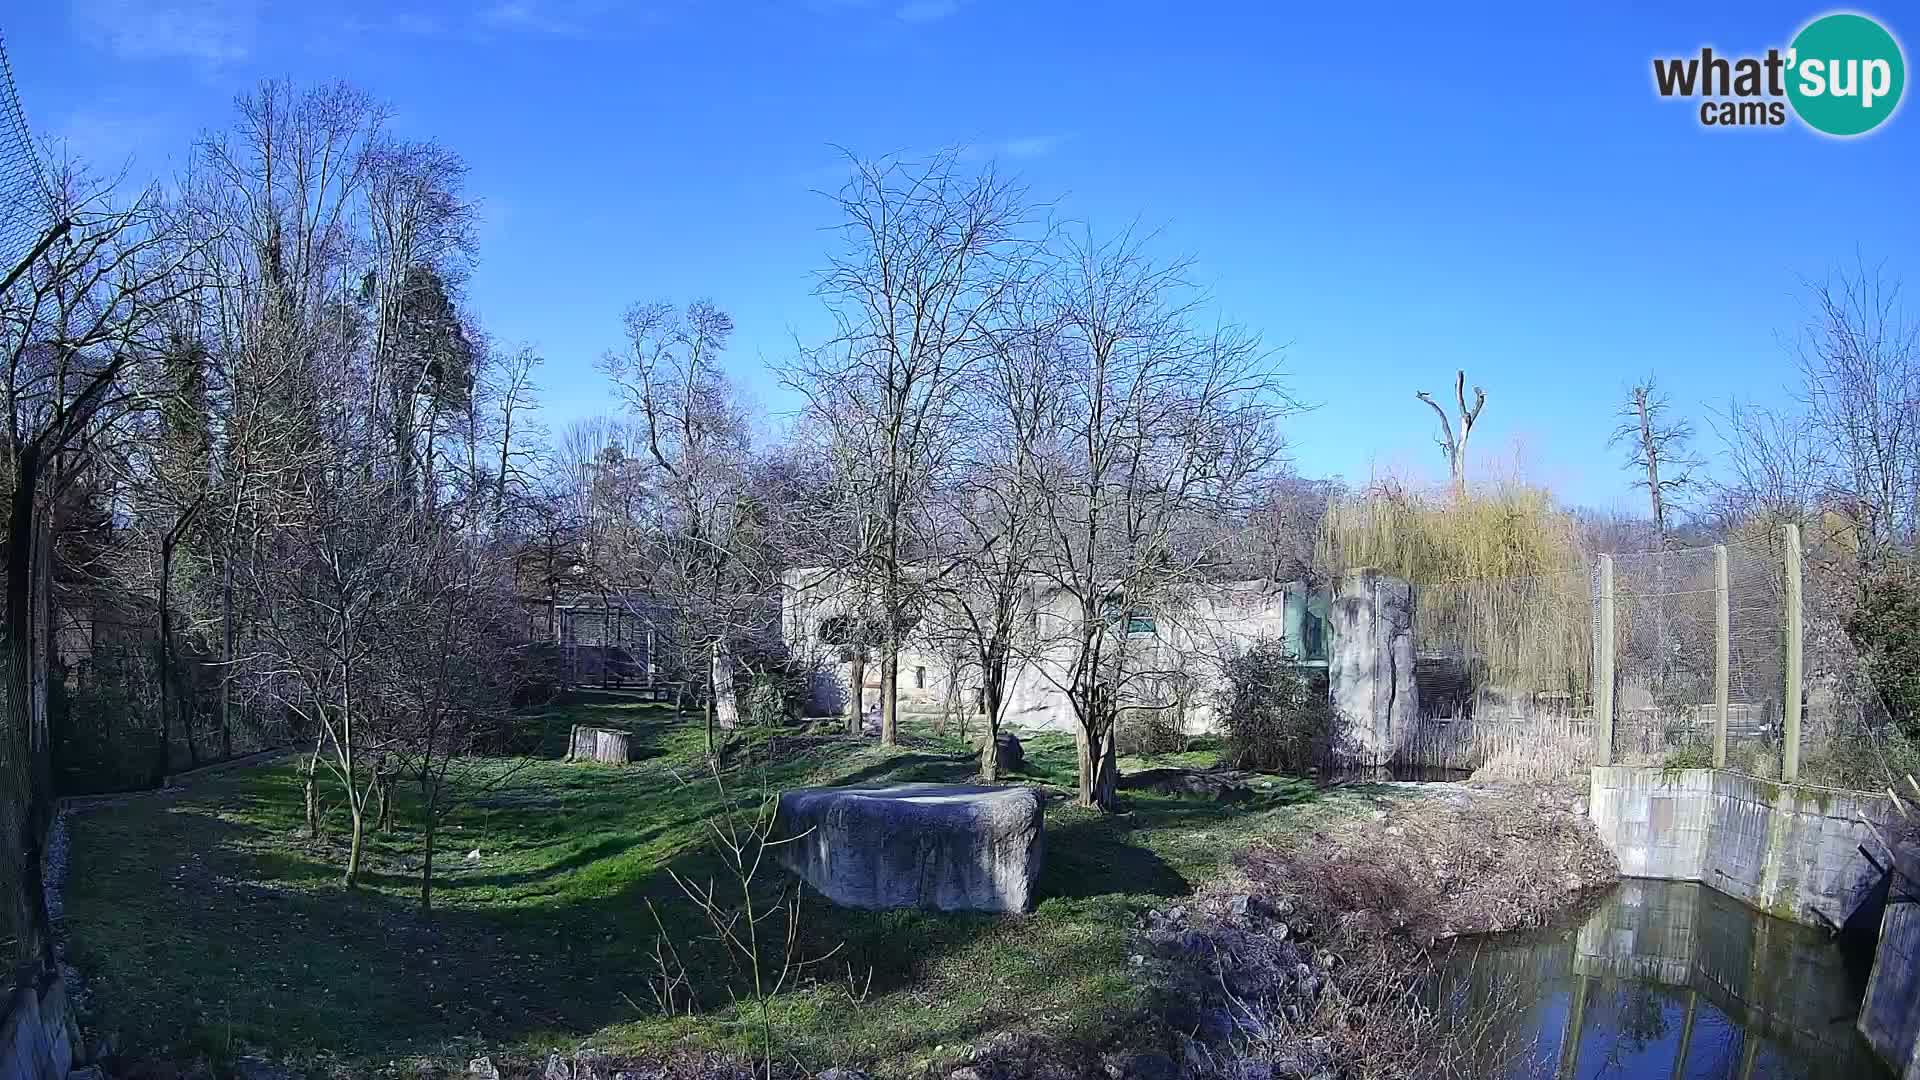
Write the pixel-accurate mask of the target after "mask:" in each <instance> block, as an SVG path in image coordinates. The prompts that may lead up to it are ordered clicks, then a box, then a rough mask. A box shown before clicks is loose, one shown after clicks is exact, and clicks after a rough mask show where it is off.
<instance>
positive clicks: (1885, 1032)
mask: <svg viewBox="0 0 1920 1080" xmlns="http://www.w3.org/2000/svg"><path fill="white" fill-rule="evenodd" d="M1894 865H1895V866H1896V867H1898V868H1899V871H1900V872H1899V875H1898V877H1896V879H1895V887H1894V898H1895V900H1896V901H1898V898H1899V897H1900V895H1901V894H1902V893H1906V894H1909V895H1911V894H1912V893H1913V892H1914V891H1915V890H1916V889H1920V851H1917V850H1916V849H1915V848H1913V847H1912V846H1903V848H1902V849H1901V851H1900V852H1899V853H1898V855H1897V856H1896V857H1895V860H1894ZM1856 1026H1857V1027H1858V1028H1859V1029H1860V1034H1861V1035H1862V1036H1864V1037H1865V1038H1866V1040H1867V1045H1869V1046H1871V1047H1873V1051H1874V1053H1876V1054H1879V1055H1880V1059H1881V1060H1882V1061H1884V1062H1886V1063H1887V1066H1888V1068H1890V1069H1892V1070H1893V1075H1895V1076H1896V1077H1899V1078H1900V1080H1920V904H1915V903H1912V902H1892V903H1889V904H1888V905H1887V913H1886V915H1885V916H1884V917H1883V919H1882V921H1881V923H1880V946H1879V950H1878V951H1877V952H1876V953H1875V955H1874V959H1873V977H1872V978H1871V979H1870V980H1868V982H1867V998H1866V1000H1865V1001H1863V1002H1861V1003H1860V1019H1859V1021H1858V1022H1857V1024H1856Z"/></svg>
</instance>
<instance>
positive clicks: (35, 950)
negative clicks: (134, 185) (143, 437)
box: [0, 41, 53, 976]
mask: <svg viewBox="0 0 1920 1080" xmlns="http://www.w3.org/2000/svg"><path fill="white" fill-rule="evenodd" d="M52 205H53V203H52V198H51V195H50V194H49V192H48V189H47V186H46V183H45V179H44V174H43V173H42V171H41V168H40V161H39V159H38V156H37V155H36V152H35V150H34V146H33V138H32V136H31V134H30V133H29V132H28V129H27V125H26V119H25V117H24V116H23V115H22V113H21V110H20V99H19V95H18V94H17V93H16V92H15V90H14V85H13V73H12V70H11V68H10V67H9V66H8V64H7V58H6V46H5V43H4V41H0V282H4V284H0V294H4V293H5V292H7V291H8V290H9V288H10V287H11V286H13V284H14V283H15V282H16V281H18V280H20V279H21V277H22V274H21V273H18V272H16V271H24V269H25V267H26V266H27V264H28V262H29V261H30V259H31V256H32V253H33V252H34V250H35V248H36V246H38V245H39V244H40V243H41V241H42V240H43V238H45V237H46V236H48V235H49V230H50V229H51V227H52V224H53V215H52V212H51V208H52ZM0 300H4V296H3V295H0ZM8 479H10V477H9V478H8ZM11 531H13V532H14V533H16V534H18V533H20V532H22V531H24V532H26V533H27V534H29V535H31V536H33V538H34V539H33V540H32V541H31V542H32V543H34V544H35V545H36V546H44V545H45V544H46V542H47V538H46V536H45V532H44V530H42V529H37V528H28V529H26V530H11ZM36 561H39V560H36ZM39 595H45V593H44V590H41V591H40V593H39ZM36 616H38V618H39V620H40V621H41V622H42V623H44V618H45V612H44V611H39V612H7V613H5V618H6V619H7V625H9V626H11V627H15V628H18V627H22V626H30V625H32V624H33V622H34V621H35V617H36ZM14 636H15V635H14V634H11V633H9V634H7V635H5V638H4V640H5V642H6V643H7V644H8V645H9V646H10V647H14V646H17V644H18V643H17V642H15V641H14V640H13V639H14ZM13 660H14V657H13V656H11V655H9V654H8V652H7V651H6V650H0V663H5V664H8V665H11V664H12V662H13ZM15 684H16V680H14V679H7V680H5V682H4V683H0V956H4V957H5V967H4V969H0V976H5V975H8V974H16V975H17V973H19V972H21V971H22V970H23V969H24V970H27V971H29V972H30V971H32V970H34V969H37V968H38V967H39V966H40V965H42V964H43V963H44V961H45V958H46V957H47V955H48V949H49V947H50V944H49V942H48V940H47V938H48V932H47V927H46V920H45V906H44V904H43V903H42V900H41V897H40V896H39V895H37V894H38V892H39V880H40V875H39V859H40V850H41V845H42V841H43V838H44V837H45V834H46V828H47V826H48V824H49V809H50V806H51V800H50V788H51V778H50V761H51V756H50V753H49V747H48V745H47V739H46V732H47V727H46V716H45V708H44V705H45V702H44V699H42V700H41V701H40V702H39V705H40V706H41V707H39V708H35V702H33V701H30V700H13V694H12V693H11V692H10V691H9V690H7V689H6V688H5V687H6V686H8V685H15Z"/></svg>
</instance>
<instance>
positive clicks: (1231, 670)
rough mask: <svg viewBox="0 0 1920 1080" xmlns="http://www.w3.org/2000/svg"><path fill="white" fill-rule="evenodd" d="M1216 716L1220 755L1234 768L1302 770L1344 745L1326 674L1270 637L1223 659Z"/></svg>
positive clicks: (1327, 762) (1324, 762)
mask: <svg viewBox="0 0 1920 1080" xmlns="http://www.w3.org/2000/svg"><path fill="white" fill-rule="evenodd" d="M1220 715H1221V718H1222V724H1221V726H1222V729H1223V734H1224V735H1225V738H1226V748H1225V753H1224V754H1223V756H1222V760H1223V761H1224V762H1225V763H1226V764H1227V765H1228V766H1230V767H1233V768H1242V769H1255V770H1259V771H1262V772H1290V773H1305V772H1308V771H1309V770H1312V769H1315V768H1319V767H1322V766H1326V765H1330V764H1332V763H1333V761H1334V760H1335V759H1336V758H1337V757H1338V756H1339V755H1340V752H1341V751H1342V750H1343V749H1344V747H1343V745H1342V739H1341V728H1340V725H1339V723H1338V715H1337V714H1336V713H1335V712H1334V709H1333V705H1332V703H1331V702H1330V701H1328V699H1327V677H1326V673H1325V672H1323V671H1320V670H1317V669H1313V668H1305V667H1302V666H1301V665H1300V664H1299V663H1298V662H1297V661H1296V660H1295V659H1294V657H1293V655H1292V654H1291V653H1289V652H1287V651H1286V649H1285V648H1284V647H1283V646H1282V645H1281V643H1280V642H1278V641H1274V640H1272V639H1264V638H1263V639H1261V640H1259V641H1256V642H1255V643H1254V644H1253V646H1252V647H1251V648H1249V649H1247V651H1246V652H1244V653H1241V654H1240V655H1239V656H1236V657H1234V658H1233V659H1232V660H1229V661H1228V662H1227V666H1226V686H1225V687H1224V689H1223V690H1222V692H1221V701H1220Z"/></svg>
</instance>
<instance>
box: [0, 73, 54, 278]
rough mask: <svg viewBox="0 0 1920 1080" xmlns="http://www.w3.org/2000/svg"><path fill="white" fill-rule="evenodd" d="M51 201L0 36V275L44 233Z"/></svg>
mask: <svg viewBox="0 0 1920 1080" xmlns="http://www.w3.org/2000/svg"><path fill="white" fill-rule="evenodd" d="M51 203H52V200H51V198H50V197H49V195H48V192H47V186H46V180H45V175H44V173H43V172H42V170H41V165H40V158H39V155H38V154H37V153H36V152H35V150H34V145H33V135H32V133H31V132H30V130H29V129H28V128H27V118H26V114H25V113H24V112H22V111H21V108H20V95H19V93H18V92H17V91H16V90H15V89H14V85H13V69H12V68H11V67H10V66H9V65H8V63H7V51H6V42H5V41H4V39H0V274H4V273H6V272H8V271H11V270H12V269H13V268H14V267H15V266H16V265H18V264H19V262H20V260H22V259H24V258H26V256H27V254H28V253H29V252H30V251H32V250H33V247H34V245H35V244H36V243H38V242H39V240H40V238H41V236H43V235H44V234H45V232H46V229H47V227H48V225H49V224H50V220H49V215H48V212H47V211H48V207H49V206H50V205H51Z"/></svg>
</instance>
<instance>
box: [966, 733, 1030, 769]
mask: <svg viewBox="0 0 1920 1080" xmlns="http://www.w3.org/2000/svg"><path fill="white" fill-rule="evenodd" d="M986 745H987V737H986V736H985V735H982V736H980V737H979V738H978V739H975V740H974V741H973V748H974V749H975V750H984V749H986ZM993 762H994V765H993V767H994V771H995V772H997V773H1010V772H1019V771H1020V770H1021V769H1024V768H1026V767H1027V748H1026V747H1025V746H1024V745H1022V744H1021V742H1020V737H1019V736H1018V735H1015V734H1014V733H1013V732H1011V731H1003V732H1001V733H1000V735H999V737H998V738H996V739H995V740H994V744H993Z"/></svg>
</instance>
